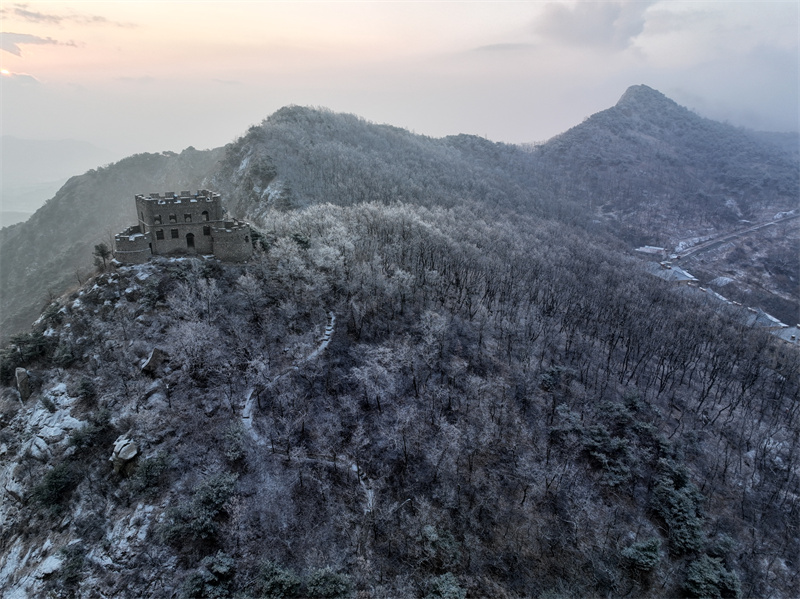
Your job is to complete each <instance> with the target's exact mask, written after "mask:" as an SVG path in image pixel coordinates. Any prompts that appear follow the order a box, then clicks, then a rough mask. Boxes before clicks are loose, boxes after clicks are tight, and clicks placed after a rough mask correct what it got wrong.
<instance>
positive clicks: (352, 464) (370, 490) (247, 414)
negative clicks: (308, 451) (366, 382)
mask: <svg viewBox="0 0 800 599" xmlns="http://www.w3.org/2000/svg"><path fill="white" fill-rule="evenodd" d="M328 317H329V321H328V325H327V326H326V327H325V332H324V334H323V335H322V337H321V338H320V340H319V341H320V343H319V345H318V346H317V347H316V349H314V351H312V352H311V353H310V354H308V355H307V356H306V357H305V358H303V359H301V360H298V361H297V362H295V364H294V365H293V366H290V367H288V368H286V370H284V371H283V372H281V373H280V374H279V375H278V376H276V377H275V378H274V379H272V380H271V381H270V382H269V384H268V385H267V387H271V386H272V385H274V384H275V383H277V382H278V381H279V380H281V379H282V378H283V377H285V376H287V375H289V374H291V373H292V372H294V371H296V370H299V369H300V367H301V366H302V365H303V364H305V363H306V362H310V361H311V360H313V359H315V358H316V357H317V356H319V355H320V354H321V353H322V352H324V351H325V349H326V348H327V347H328V344H330V342H331V338H332V337H333V332H334V330H335V327H336V315H335V314H334V313H333V312H329V313H328ZM257 399H258V394H257V393H256V390H255V388H253V387H251V388H249V389H248V390H247V395H246V398H245V406H244V409H243V410H242V426H244V429H245V430H246V431H247V433H248V435H249V436H250V438H251V439H252V440H253V441H254V442H255V444H256V445H258V446H261V447H265V446H266V445H267V440H266V439H265V438H264V437H263V436H262V435H261V434H260V433H259V432H258V430H256V428H255V426H254V423H253V420H254V416H255V413H256V406H257V405H258V402H257ZM273 453H279V454H281V455H285V456H286V457H287V458H289V459H291V460H293V461H296V462H299V463H308V464H323V465H327V466H333V467H335V468H343V469H345V470H347V471H351V472H353V473H354V474H355V475H356V478H357V479H358V484H359V486H360V487H361V490H362V491H363V492H364V516H365V517H368V516H370V515H371V514H372V512H373V510H374V509H375V489H374V485H373V482H372V480H370V479H369V478H368V477H367V476H366V474H365V473H364V471H363V470H361V468H360V467H359V466H358V463H357V462H356V461H355V460H353V459H352V458H350V457H349V456H346V455H335V454H331V455H330V456H327V455H307V456H303V457H290V456H289V455H288V454H287V453H286V452H285V451H280V450H278V451H274V452H273Z"/></svg>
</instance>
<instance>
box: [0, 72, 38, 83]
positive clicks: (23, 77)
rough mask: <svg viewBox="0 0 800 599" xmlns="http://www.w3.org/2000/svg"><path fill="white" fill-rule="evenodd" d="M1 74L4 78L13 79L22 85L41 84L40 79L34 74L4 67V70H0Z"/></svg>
mask: <svg viewBox="0 0 800 599" xmlns="http://www.w3.org/2000/svg"><path fill="white" fill-rule="evenodd" d="M0 75H2V77H3V79H6V80H9V81H13V82H15V83H19V84H21V85H39V80H38V79H37V78H36V77H34V76H33V75H28V73H14V72H12V71H8V70H6V69H2V71H0Z"/></svg>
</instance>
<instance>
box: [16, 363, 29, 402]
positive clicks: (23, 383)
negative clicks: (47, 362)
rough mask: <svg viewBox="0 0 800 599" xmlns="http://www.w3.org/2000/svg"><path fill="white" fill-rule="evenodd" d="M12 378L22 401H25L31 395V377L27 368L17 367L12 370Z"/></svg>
mask: <svg viewBox="0 0 800 599" xmlns="http://www.w3.org/2000/svg"><path fill="white" fill-rule="evenodd" d="M14 378H15V379H16V382H17V390H18V391H19V396H20V398H21V399H22V401H25V400H26V399H28V398H29V397H30V396H31V393H32V389H31V377H30V374H29V373H28V371H27V370H25V369H24V368H17V369H16V371H14Z"/></svg>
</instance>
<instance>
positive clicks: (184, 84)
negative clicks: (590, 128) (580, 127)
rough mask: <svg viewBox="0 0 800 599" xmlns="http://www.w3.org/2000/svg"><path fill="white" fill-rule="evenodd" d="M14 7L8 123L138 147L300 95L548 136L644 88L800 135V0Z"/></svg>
mask: <svg viewBox="0 0 800 599" xmlns="http://www.w3.org/2000/svg"><path fill="white" fill-rule="evenodd" d="M0 6H2V8H1V9H0V11H1V13H0V18H2V31H3V33H2V38H1V41H2V51H0V68H2V77H0V82H2V88H1V89H0V92H1V93H2V131H3V134H7V135H15V136H18V137H24V138H34V139H61V138H74V139H82V140H87V141H90V142H92V143H95V144H97V145H99V146H101V147H104V148H108V149H110V150H113V151H114V152H117V153H119V154H120V156H122V155H125V154H129V153H133V152H142V151H161V150H176V151H177V150H180V149H182V148H184V147H186V146H189V145H193V146H195V147H197V148H208V147H215V146H219V145H223V144H225V143H227V142H229V141H231V140H232V139H234V138H235V137H236V136H238V135H240V134H242V133H243V132H244V131H245V130H246V129H247V127H249V126H250V125H252V124H256V123H259V122H260V121H261V120H262V119H264V118H265V117H267V116H268V115H269V114H271V113H272V112H274V111H275V110H277V109H278V108H280V107H281V106H284V105H287V104H300V105H312V106H326V107H328V108H331V109H333V110H335V111H341V112H350V113H355V114H358V115H360V116H362V117H364V118H366V119H368V120H370V121H374V122H378V123H390V124H392V125H396V126H400V127H406V128H408V129H411V130H413V131H416V132H417V133H424V134H426V135H431V136H436V137H439V136H443V135H448V134H455V133H473V134H477V135H482V136H485V137H488V138H489V139H492V140H495V141H507V142H513V143H517V142H531V141H539V140H544V139H547V138H549V137H551V136H553V135H555V134H557V133H560V132H561V131H564V130H566V129H568V128H569V127H571V126H573V125H576V124H578V123H580V122H581V121H582V120H583V119H584V118H585V117H587V116H589V115H590V114H593V113H595V112H598V111H600V110H603V109H605V108H608V107H610V106H612V105H613V104H615V103H616V101H617V100H618V99H619V97H620V96H621V95H622V93H623V92H624V91H625V89H626V88H627V87H628V86H629V85H634V84H639V83H644V84H646V85H649V86H651V87H654V88H656V89H658V90H660V91H662V92H663V93H665V94H666V95H667V96H669V97H671V98H672V99H674V100H675V101H677V102H678V103H679V104H682V105H684V106H688V107H689V108H691V109H693V110H695V111H696V112H698V113H699V114H701V115H703V116H708V117H711V118H716V119H719V120H727V121H729V122H730V123H732V124H735V125H742V126H745V127H749V128H754V129H762V130H779V131H788V130H794V131H796V130H797V129H798V86H799V81H800V78H799V77H798V31H799V30H800V29H799V27H798V25H799V20H798V12H799V9H798V7H799V6H800V3H798V2H797V0H786V1H781V2H769V1H767V2H764V1H762V2H750V1H712V2H698V1H691V2H686V1H676V0H662V1H640V2H631V1H623V2H520V1H518V2H503V1H491V2H489V1H486V2H479V1H478V2H451V1H441V2H427V1H394V2H381V1H361V2H302V1H296V0H295V1H292V2H267V1H241V2H231V1H226V2H197V1H185V2H167V1H163V0H159V1H158V2H145V1H138V2H120V1H115V2H102V1H99V2H98V1H93V2H27V3H18V4H15V3H12V2H7V1H6V0H3V2H2V5H0Z"/></svg>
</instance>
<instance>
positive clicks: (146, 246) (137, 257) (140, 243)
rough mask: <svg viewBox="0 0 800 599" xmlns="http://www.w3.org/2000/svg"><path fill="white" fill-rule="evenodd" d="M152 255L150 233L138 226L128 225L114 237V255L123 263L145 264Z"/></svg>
mask: <svg viewBox="0 0 800 599" xmlns="http://www.w3.org/2000/svg"><path fill="white" fill-rule="evenodd" d="M151 255H152V251H151V247H150V234H149V233H142V232H141V229H140V228H139V227H138V226H134V227H128V228H127V229H125V230H124V231H123V232H122V233H119V234H117V235H116V236H115V237H114V257H115V258H116V259H117V260H118V261H120V262H122V263H123V264H143V263H145V262H147V261H148V260H149V259H150V256H151Z"/></svg>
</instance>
